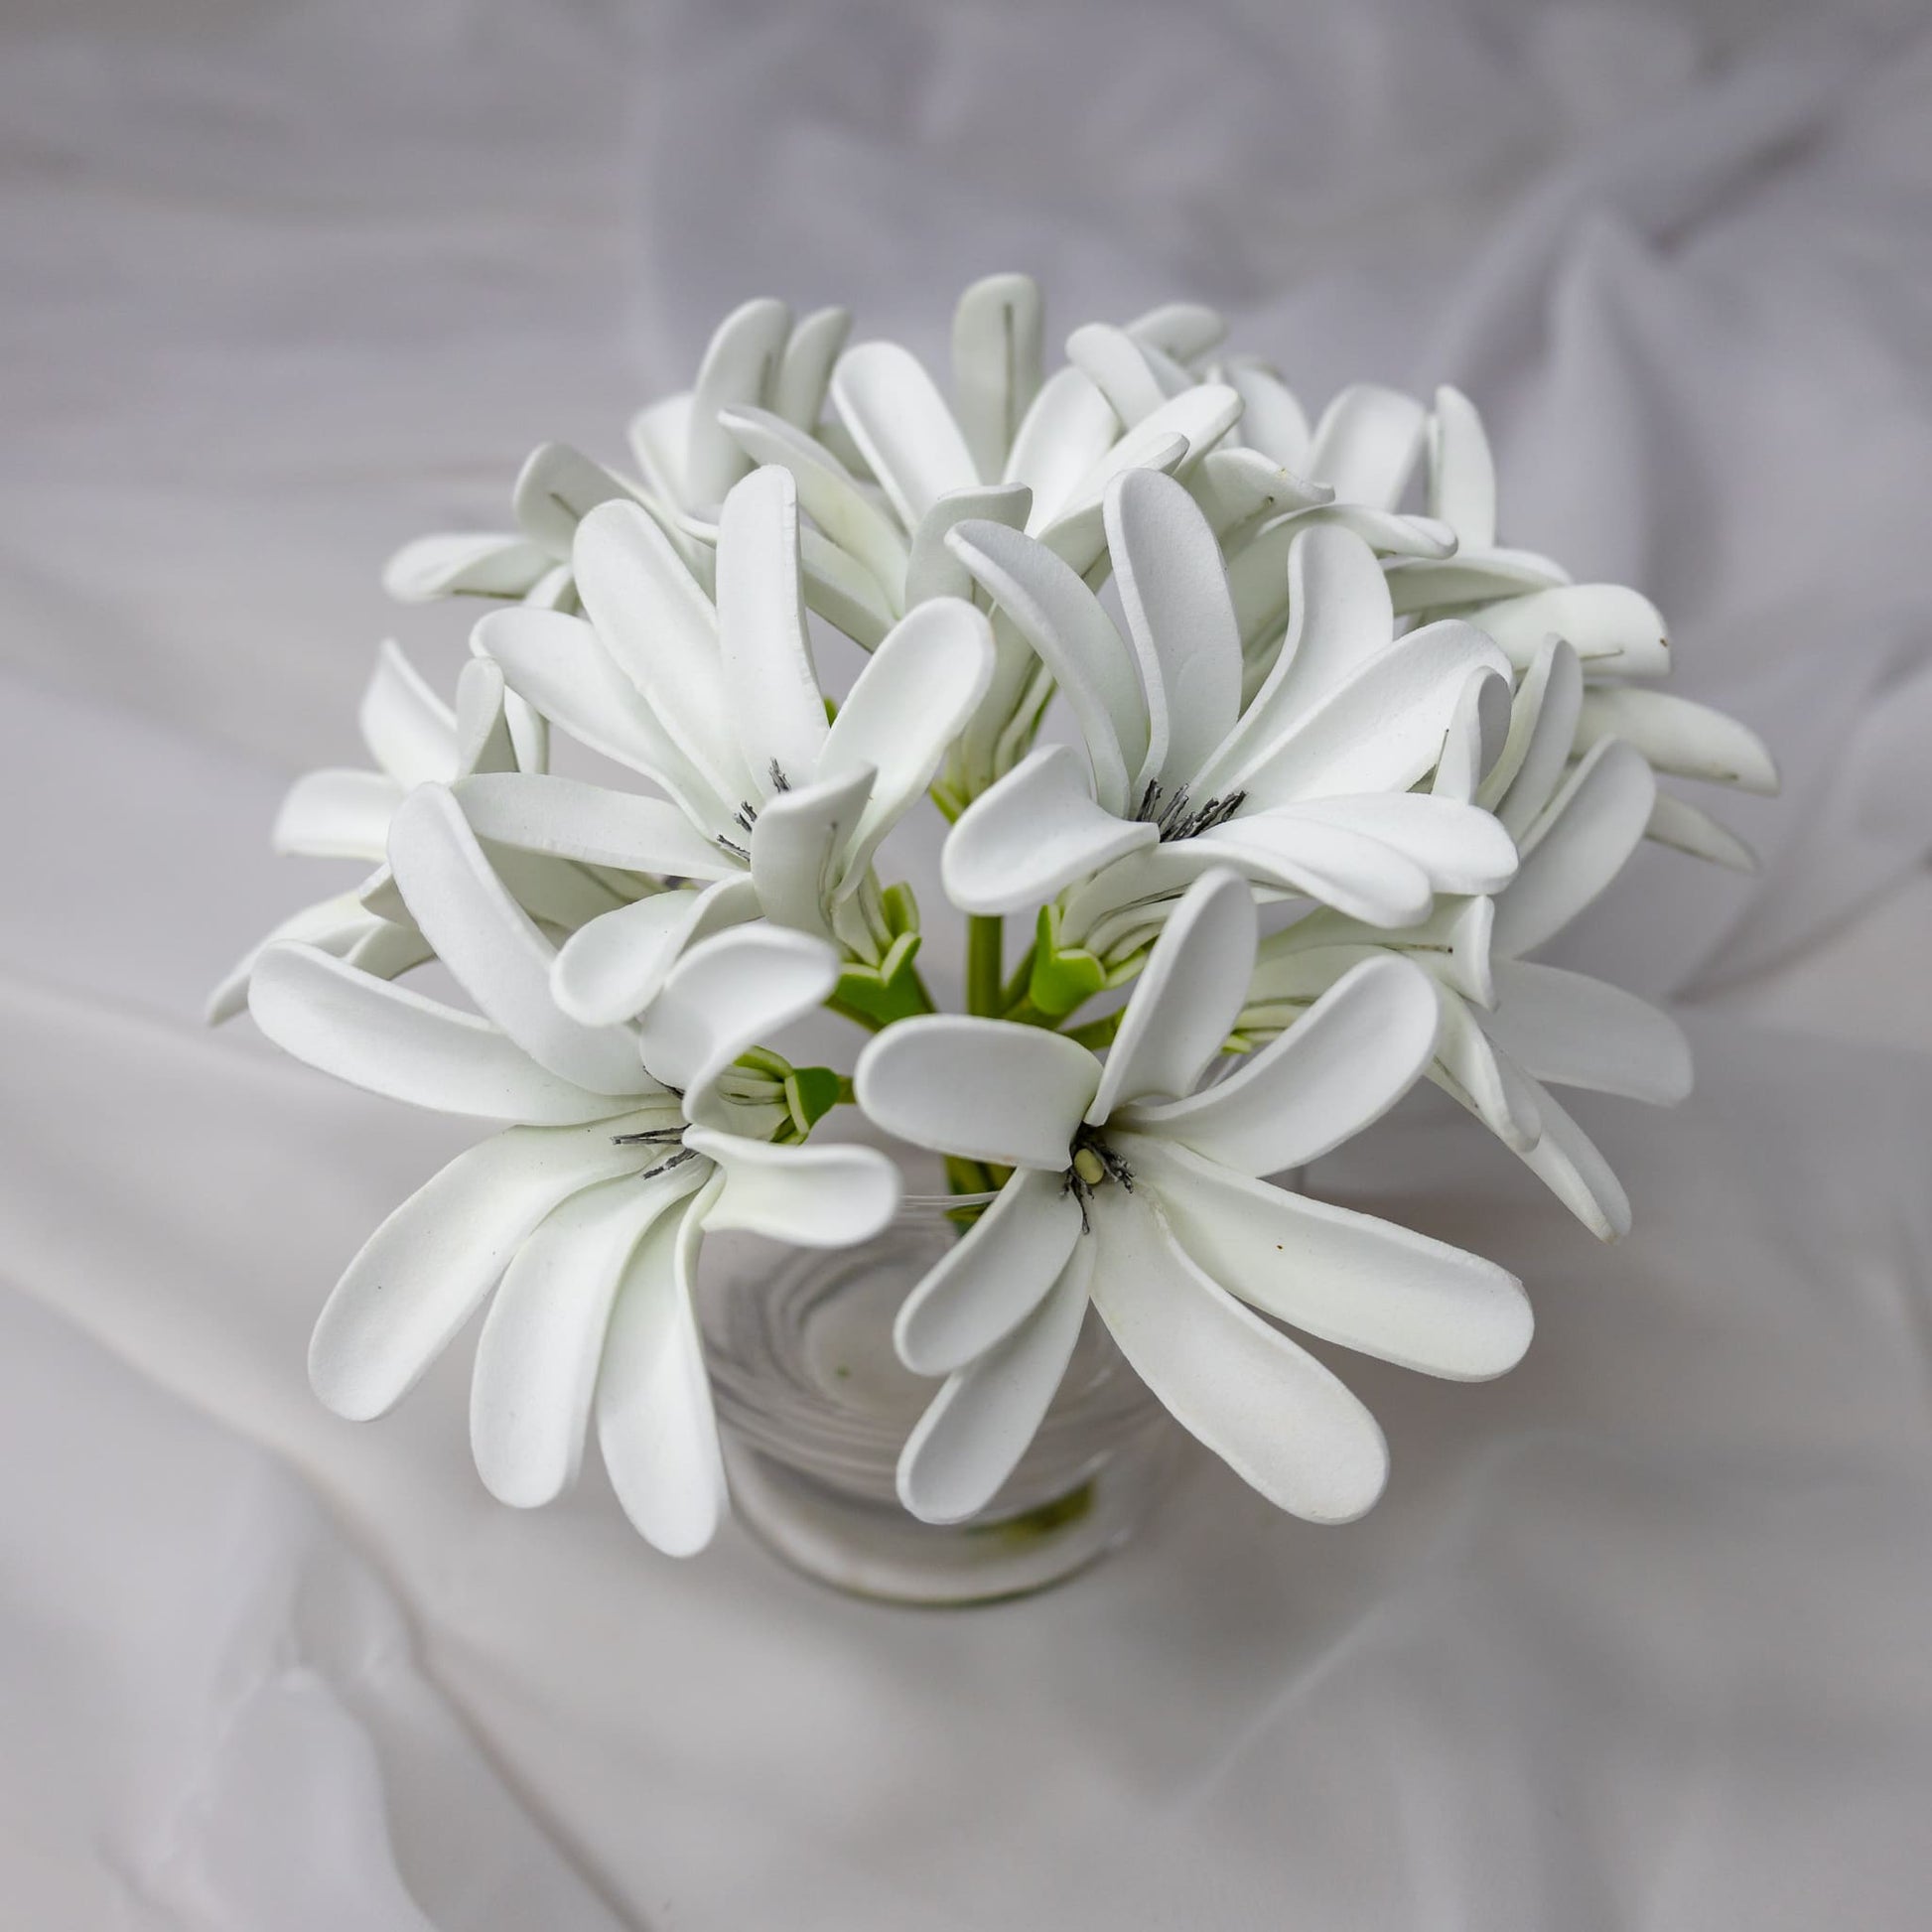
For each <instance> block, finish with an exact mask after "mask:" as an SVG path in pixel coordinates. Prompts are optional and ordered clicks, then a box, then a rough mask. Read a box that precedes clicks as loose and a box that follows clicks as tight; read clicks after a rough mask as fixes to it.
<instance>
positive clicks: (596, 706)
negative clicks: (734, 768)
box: [475, 611, 737, 833]
mask: <svg viewBox="0 0 1932 1932" xmlns="http://www.w3.org/2000/svg"><path fill="white" fill-rule="evenodd" d="M475 641H476V645H477V648H478V649H479V650H482V651H483V652H485V653H486V654H487V655H488V656H490V657H493V658H494V659H495V660H496V662H497V663H499V664H500V665H501V666H502V667H503V675H504V677H505V678H506V679H507V680H508V682H509V686H510V689H511V690H512V691H514V692H516V693H517V694H518V695H519V696H521V697H522V698H524V699H526V700H527V701H528V702H529V703H530V704H531V705H533V706H534V707H535V708H536V709H537V710H538V711H539V712H541V713H542V714H543V715H544V716H545V717H546V718H549V719H550V720H552V721H553V722H554V723H556V724H558V725H560V726H561V727H562V728H563V729H564V730H565V731H567V732H568V733H569V734H570V735H571V737H572V738H574V739H576V740H577V741H578V743H579V744H580V745H588V746H589V747H590V749H591V750H592V751H594V752H600V753H602V754H603V755H604V756H605V757H606V758H609V759H616V760H617V761H618V762H619V763H620V764H626V765H628V766H629V767H630V768H631V770H633V771H640V772H642V773H643V774H644V776H645V777H647V778H650V779H652V780H653V781H654V782H655V783H657V784H660V785H662V786H663V788H664V789H665V790H666V791H667V792H669V793H670V795H671V796H672V797H673V798H674V799H675V800H676V801H677V802H678V804H679V805H680V806H682V807H683V809H684V812H685V815H686V816H687V817H688V818H690V819H691V821H692V822H693V823H694V824H695V825H697V826H699V827H701V828H703V829H704V830H706V831H708V832H712V833H716V832H719V831H721V830H723V828H724V826H725V825H726V824H727V823H728V822H729V819H730V812H731V808H732V806H733V805H735V804H736V803H737V800H736V799H733V800H731V801H730V802H729V803H727V802H726V801H725V800H724V799H723V798H722V797H721V795H720V793H719V792H718V790H717V788H716V787H715V786H713V785H712V784H710V783H709V782H707V780H706V779H704V778H703V777H702V776H701V775H700V774H699V772H698V770H697V768H696V767H695V766H694V765H693V764H692V763H691V761H690V760H689V759H687V758H686V757H685V756H684V754H683V753H682V752H681V751H679V750H678V748H677V746H676V745H675V744H673V743H672V741H671V739H670V737H669V736H668V735H667V734H666V732H665V730H664V727H663V726H662V725H661V724H660V723H659V722H658V719H657V714H656V713H655V712H654V711H652V709H651V708H650V705H649V704H648V703H647V702H646V701H645V699H644V697H643V696H642V694H641V693H640V692H639V691H638V690H637V687H636V686H635V685H634V684H632V683H631V681H630V680H629V679H628V678H627V677H625V676H624V674H623V673H622V672H621V671H620V670H619V669H618V667H617V665H616V664H615V663H614V662H613V661H612V658H611V655H610V653H609V652H608V651H606V650H605V648H604V646H603V645H602V644H601V643H599V642H598V638H597V633H596V632H595V631H594V630H593V629H592V628H591V626H590V625H589V624H588V623H586V622H585V621H584V620H583V619H582V618H569V617H564V616H561V615H560V614H559V613H557V612H555V611H495V612H492V613H491V614H490V615H489V616H488V617H486V618H484V619H483V622H482V623H480V624H479V625H478V626H477V630H476V640H475Z"/></svg>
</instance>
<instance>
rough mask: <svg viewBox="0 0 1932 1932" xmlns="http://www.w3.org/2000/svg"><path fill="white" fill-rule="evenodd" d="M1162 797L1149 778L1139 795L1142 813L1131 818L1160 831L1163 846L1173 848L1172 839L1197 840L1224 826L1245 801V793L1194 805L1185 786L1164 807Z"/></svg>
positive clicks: (1231, 793)
mask: <svg viewBox="0 0 1932 1932" xmlns="http://www.w3.org/2000/svg"><path fill="white" fill-rule="evenodd" d="M1165 796H1166V795H1165V793H1164V792H1163V791H1162V788H1161V786H1160V785H1158V784H1157V783H1156V782H1155V781H1154V780H1153V779H1152V778H1150V779H1149V780H1148V781H1147V789H1146V790H1145V791H1144V792H1142V793H1141V809H1140V810H1139V811H1138V812H1136V813H1135V814H1134V816H1135V817H1136V818H1138V819H1141V820H1143V821H1145V822H1146V823H1147V824H1149V825H1152V826H1154V827H1156V828H1157V829H1158V830H1159V832H1160V834H1161V843H1162V844H1163V845H1169V844H1172V843H1173V841H1174V840H1175V839H1193V838H1198V837H1199V836H1200V835H1201V833H1203V832H1211V831H1213V829H1214V828H1215V826H1217V825H1225V824H1226V823H1227V822H1228V820H1229V819H1231V818H1232V817H1233V816H1234V815H1235V813H1236V812H1238V811H1239V810H1240V809H1241V807H1242V806H1243V805H1244V804H1246V803H1247V801H1248V794H1247V793H1246V792H1245V791H1231V792H1229V793H1228V795H1227V796H1226V797H1225V798H1210V799H1208V800H1207V802H1206V803H1205V804H1203V805H1196V804H1195V803H1194V801H1193V799H1192V798H1191V797H1190V796H1189V795H1188V791H1187V787H1186V786H1185V785H1182V786H1181V787H1180V788H1179V790H1177V791H1176V792H1175V793H1174V795H1173V797H1172V798H1167V799H1166V802H1165V803H1164V802H1163V800H1164V798H1165Z"/></svg>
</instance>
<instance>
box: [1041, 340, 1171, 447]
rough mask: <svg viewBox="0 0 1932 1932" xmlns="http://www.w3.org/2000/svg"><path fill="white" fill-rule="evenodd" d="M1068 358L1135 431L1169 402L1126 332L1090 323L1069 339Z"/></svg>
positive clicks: (1143, 357)
mask: <svg viewBox="0 0 1932 1932" xmlns="http://www.w3.org/2000/svg"><path fill="white" fill-rule="evenodd" d="M1066 359H1067V360H1068V361H1069V362H1071V363H1072V364H1073V366H1074V367H1075V368H1076V369H1079V370H1081V371H1082V372H1083V373H1084V374H1085V375H1086V377H1087V379H1088V380H1089V381H1090V382H1091V383H1092V384H1093V386H1094V387H1095V388H1096V389H1098V390H1099V391H1100V393H1101V394H1102V395H1103V396H1105V397H1106V398H1107V400H1108V402H1109V403H1111V404H1112V405H1113V411H1114V414H1115V415H1116V416H1118V417H1119V418H1120V420H1121V421H1122V422H1123V423H1124V424H1126V426H1127V427H1128V428H1129V429H1132V428H1133V427H1134V425H1135V424H1136V423H1140V422H1144V421H1146V419H1147V418H1148V417H1150V416H1152V415H1153V414H1154V412H1155V411H1156V410H1157V409H1159V408H1160V407H1161V405H1162V404H1163V403H1164V402H1166V401H1167V399H1168V398H1167V395H1166V393H1165V392H1164V391H1163V389H1162V387H1161V384H1160V382H1159V381H1158V380H1156V378H1155V374H1154V371H1153V369H1151V368H1150V367H1149V366H1148V359H1147V356H1146V355H1145V354H1144V353H1143V352H1142V350H1141V345H1140V344H1138V343H1137V342H1136V341H1135V340H1134V338H1133V337H1132V336H1130V335H1129V334H1128V333H1127V331H1126V330H1124V329H1116V328H1114V327H1113V326H1112V325H1111V324H1109V323H1104V322H1089V323H1085V324H1083V325H1082V326H1081V327H1080V328H1078V329H1076V330H1074V332H1073V333H1072V335H1070V336H1069V337H1068V338H1067V339H1066Z"/></svg>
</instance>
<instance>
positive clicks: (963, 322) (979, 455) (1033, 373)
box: [952, 275, 1043, 480]
mask: <svg viewBox="0 0 1932 1932" xmlns="http://www.w3.org/2000/svg"><path fill="white" fill-rule="evenodd" d="M1042 332H1043V316H1042V309H1041V303H1040V299H1039V284H1038V283H1037V282H1035V280H1034V278H1033V277H1032V276H1031V275H988V276H986V277H985V278H984V279H983V280H981V281H977V282H975V283H974V284H973V285H972V287H971V288H969V289H968V290H967V291H966V293H965V294H964V295H962V296H961V297H960V298H959V306H958V308H957V309H955V310H954V311H953V324H952V393H953V408H954V410H955V411H956V412H957V414H958V417H959V427H960V429H961V430H962V432H963V433H964V434H965V438H966V446H967V448H968V449H969V450H970V451H971V452H972V456H973V463H974V467H975V468H976V469H977V470H978V472H979V474H980V476H981V477H983V478H986V479H988V480H991V479H993V478H995V477H998V476H999V475H1000V474H1001V473H1002V471H1003V470H1004V469H1005V468H1006V460H1007V452H1008V451H1009V450H1010V449H1012V447H1013V441H1014V437H1015V435H1016V434H1017V433H1018V431H1019V428H1020V425H1021V423H1022V422H1023V421H1024V420H1025V419H1026V414H1027V411H1028V409H1029V408H1030V407H1031V406H1032V403H1033V399H1034V397H1035V395H1037V394H1038V393H1039V360H1040V344H1041V338H1042Z"/></svg>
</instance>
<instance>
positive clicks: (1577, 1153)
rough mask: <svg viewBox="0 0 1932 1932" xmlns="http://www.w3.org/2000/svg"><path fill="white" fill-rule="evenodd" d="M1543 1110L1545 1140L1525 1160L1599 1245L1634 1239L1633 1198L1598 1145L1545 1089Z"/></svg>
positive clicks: (1540, 1096) (1541, 1102)
mask: <svg viewBox="0 0 1932 1932" xmlns="http://www.w3.org/2000/svg"><path fill="white" fill-rule="evenodd" d="M1537 1106H1538V1107H1539V1109H1540V1110H1541V1112H1542V1115H1543V1138H1542V1139H1541V1140H1540V1141H1538V1142H1537V1144H1536V1145H1535V1146H1534V1147H1533V1148H1531V1149H1529V1150H1528V1152H1527V1153H1522V1154H1520V1155H1519V1158H1520V1159H1521V1160H1522V1162H1523V1164H1524V1166H1526V1167H1527V1168H1528V1169H1529V1170H1530V1171H1531V1173H1534V1174H1535V1175H1536V1176H1537V1177H1538V1179H1540V1180H1541V1181H1542V1182H1543V1183H1544V1185H1545V1186H1547V1187H1548V1188H1549V1189H1550V1191H1551V1192H1552V1193H1554V1194H1555V1195H1556V1197H1557V1198H1558V1199H1559V1200H1560V1201H1562V1202H1563V1204H1564V1206H1566V1207H1567V1208H1569V1210H1570V1211H1571V1213H1573V1214H1574V1215H1576V1217H1577V1218H1578V1220H1580V1221H1581V1222H1583V1224H1584V1225H1585V1227H1587V1228H1588V1229H1589V1231H1590V1232H1591V1233H1592V1234H1593V1235H1595V1236H1596V1238H1597V1239H1598V1240H1599V1241H1615V1240H1617V1239H1618V1238H1619V1237H1620V1236H1622V1235H1626V1234H1628V1233H1629V1232H1630V1196H1629V1195H1628V1194H1626V1193H1625V1192H1624V1191H1623V1183H1622V1182H1621V1181H1620V1180H1618V1179H1617V1177H1616V1175H1615V1174H1614V1173H1611V1172H1610V1164H1609V1163H1608V1162H1607V1161H1605V1160H1604V1159H1603V1156H1602V1155H1601V1153H1599V1152H1598V1150H1597V1147H1596V1143H1595V1142H1594V1141H1592V1140H1591V1139H1590V1138H1589V1136H1588V1135H1587V1134H1586V1133H1585V1132H1584V1130H1583V1129H1582V1128H1581V1127H1579V1126H1578V1125H1577V1123H1576V1122H1575V1121H1574V1120H1572V1119H1571V1117H1570V1115H1569V1114H1568V1113H1567V1112H1566V1111H1565V1110H1564V1109H1563V1108H1562V1107H1561V1106H1559V1105H1558V1103H1557V1098H1556V1096H1555V1095H1554V1094H1552V1093H1550V1092H1548V1091H1547V1090H1546V1089H1544V1088H1542V1087H1539V1088H1538V1089H1537Z"/></svg>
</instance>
